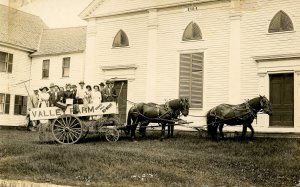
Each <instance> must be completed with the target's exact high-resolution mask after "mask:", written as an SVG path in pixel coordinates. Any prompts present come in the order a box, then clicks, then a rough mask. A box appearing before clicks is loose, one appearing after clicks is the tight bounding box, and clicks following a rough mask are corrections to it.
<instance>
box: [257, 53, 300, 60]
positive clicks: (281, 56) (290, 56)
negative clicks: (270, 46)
mask: <svg viewBox="0 0 300 187" xmlns="http://www.w3.org/2000/svg"><path fill="white" fill-rule="evenodd" d="M252 58H253V59H254V60H255V61H256V62H263V61H271V60H283V59H295V58H300V53H288V54H276V55H262V56H253V57H252Z"/></svg>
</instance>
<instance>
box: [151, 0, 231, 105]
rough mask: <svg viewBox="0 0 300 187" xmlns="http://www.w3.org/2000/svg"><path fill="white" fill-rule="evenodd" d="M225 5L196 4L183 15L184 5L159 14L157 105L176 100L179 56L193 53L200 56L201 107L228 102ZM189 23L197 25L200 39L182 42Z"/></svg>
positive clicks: (227, 24)
mask: <svg viewBox="0 0 300 187" xmlns="http://www.w3.org/2000/svg"><path fill="white" fill-rule="evenodd" d="M229 5H230V4H229V3H228V2H220V3H215V4H199V5H195V6H197V7H198V10H197V11H192V12H187V11H186V10H187V8H186V7H185V6H179V7H176V8H172V9H171V8H170V9H165V10H160V11H159V16H158V18H159V33H158V37H159V39H158V41H159V44H158V47H159V50H158V53H159V54H158V62H157V64H158V67H157V71H158V72H159V73H158V80H159V81H158V82H157V86H158V93H159V94H157V95H158V96H157V97H158V98H157V100H158V101H159V102H162V101H164V100H165V99H169V98H170V97H171V98H178V95H179V59H180V54H181V53H194V51H196V52H203V53H204V64H203V66H204V70H203V71H204V72H203V73H204V98H203V101H204V108H207V107H211V106H213V105H214V104H216V103H220V102H226V101H228V60H229V51H228V49H229V32H228V30H229V17H228V8H229ZM220 18H222V19H220ZM191 21H194V22H196V23H197V24H198V25H199V27H200V29H201V32H202V38H203V39H202V40H200V41H187V42H183V41H182V35H183V33H184V30H185V28H186V26H187V25H188V24H189V23H190V22H191ZM170 67H172V68H170ZM171 80H172V81H171ZM165 85H168V86H167V87H166V86H165Z"/></svg>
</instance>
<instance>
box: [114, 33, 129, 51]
mask: <svg viewBox="0 0 300 187" xmlns="http://www.w3.org/2000/svg"><path fill="white" fill-rule="evenodd" d="M125 46H129V41H128V37H127V35H126V33H125V32H124V31H123V30H119V32H118V33H117V34H116V36H115V39H114V42H113V47H125Z"/></svg>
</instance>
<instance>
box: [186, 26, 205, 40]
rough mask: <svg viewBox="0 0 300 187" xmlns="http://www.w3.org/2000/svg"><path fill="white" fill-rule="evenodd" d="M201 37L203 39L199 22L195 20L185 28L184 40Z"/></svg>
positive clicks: (199, 38)
mask: <svg viewBox="0 0 300 187" xmlns="http://www.w3.org/2000/svg"><path fill="white" fill-rule="evenodd" d="M201 39H202V33H201V30H200V27H199V26H198V24H197V23H195V22H191V23H189V24H188V26H187V27H186V28H185V30H184V33H183V36H182V40H183V41H189V40H201Z"/></svg>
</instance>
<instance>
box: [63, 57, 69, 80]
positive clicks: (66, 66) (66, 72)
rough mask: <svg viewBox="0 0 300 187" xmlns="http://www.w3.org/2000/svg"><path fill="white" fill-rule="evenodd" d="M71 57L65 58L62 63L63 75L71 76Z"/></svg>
mask: <svg viewBox="0 0 300 187" xmlns="http://www.w3.org/2000/svg"><path fill="white" fill-rule="evenodd" d="M70 59H71V58H70V57H66V58H63V64H62V76H63V77H69V76H70Z"/></svg>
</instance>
